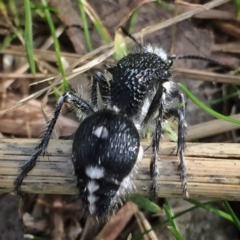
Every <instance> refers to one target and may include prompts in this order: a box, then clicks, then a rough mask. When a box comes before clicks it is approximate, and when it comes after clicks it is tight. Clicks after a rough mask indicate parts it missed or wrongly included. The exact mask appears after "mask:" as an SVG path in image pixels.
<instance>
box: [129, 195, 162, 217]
mask: <svg viewBox="0 0 240 240" xmlns="http://www.w3.org/2000/svg"><path fill="white" fill-rule="evenodd" d="M130 200H131V201H132V202H134V203H135V204H137V205H138V206H140V207H142V208H144V209H146V210H147V211H150V212H154V213H159V212H160V210H161V208H160V207H159V206H158V205H157V204H156V203H154V202H151V201H150V200H149V199H148V198H145V197H142V196H137V195H135V196H131V197H130Z"/></svg>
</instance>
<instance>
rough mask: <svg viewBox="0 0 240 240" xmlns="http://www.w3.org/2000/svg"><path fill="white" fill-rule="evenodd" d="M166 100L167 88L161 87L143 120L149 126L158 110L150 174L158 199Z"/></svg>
mask: <svg viewBox="0 0 240 240" xmlns="http://www.w3.org/2000/svg"><path fill="white" fill-rule="evenodd" d="M164 98H165V88H163V87H162V86H159V88H158V91H157V92H156V94H155V96H154V98H153V101H152V103H151V105H150V107H149V110H148V113H147V115H146V116H145V119H144V120H143V124H147V122H148V120H149V119H151V117H152V115H153V114H154V112H156V111H157V110H158V116H157V118H156V125H155V130H154V132H153V139H152V143H151V146H152V151H153V155H152V159H151V164H150V174H151V178H152V180H153V182H152V187H151V190H152V191H153V198H154V199H156V197H157V179H158V177H159V170H158V166H157V165H158V164H157V162H158V160H159V156H158V153H159V143H160V140H161V135H162V121H163V113H164V108H163V104H164Z"/></svg>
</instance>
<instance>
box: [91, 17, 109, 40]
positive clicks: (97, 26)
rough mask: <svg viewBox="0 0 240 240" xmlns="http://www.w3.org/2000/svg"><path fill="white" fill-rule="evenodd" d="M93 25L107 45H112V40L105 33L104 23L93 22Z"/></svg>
mask: <svg viewBox="0 0 240 240" xmlns="http://www.w3.org/2000/svg"><path fill="white" fill-rule="evenodd" d="M93 24H94V26H95V28H96V29H97V31H98V33H99V35H100V36H101V38H102V39H103V41H104V42H105V43H107V44H108V43H110V42H111V41H112V40H111V39H109V38H108V37H107V34H106V33H105V31H104V28H103V25H102V23H101V22H99V21H93Z"/></svg>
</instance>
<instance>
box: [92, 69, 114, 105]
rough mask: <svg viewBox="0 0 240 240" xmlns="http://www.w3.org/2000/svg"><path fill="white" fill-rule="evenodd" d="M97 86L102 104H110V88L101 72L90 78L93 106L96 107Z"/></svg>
mask: <svg viewBox="0 0 240 240" xmlns="http://www.w3.org/2000/svg"><path fill="white" fill-rule="evenodd" d="M97 86H98V87H99V92H100V95H101V98H102V101H103V104H104V105H105V106H107V105H108V104H109V103H110V88H109V84H108V81H107V79H106V78H105V77H104V75H103V74H102V73H101V72H96V73H94V74H93V78H92V90H91V101H92V104H93V105H94V106H97Z"/></svg>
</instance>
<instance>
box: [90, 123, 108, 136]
mask: <svg viewBox="0 0 240 240" xmlns="http://www.w3.org/2000/svg"><path fill="white" fill-rule="evenodd" d="M93 134H94V135H95V136H96V137H98V138H102V139H107V138H108V130H107V128H106V127H104V126H100V127H98V128H96V129H95V130H94V132H93Z"/></svg>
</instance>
